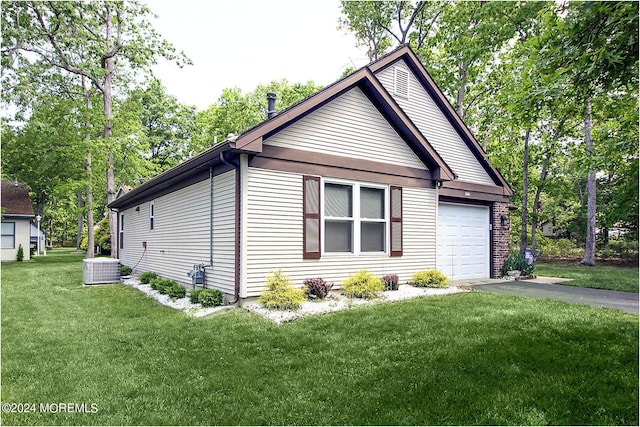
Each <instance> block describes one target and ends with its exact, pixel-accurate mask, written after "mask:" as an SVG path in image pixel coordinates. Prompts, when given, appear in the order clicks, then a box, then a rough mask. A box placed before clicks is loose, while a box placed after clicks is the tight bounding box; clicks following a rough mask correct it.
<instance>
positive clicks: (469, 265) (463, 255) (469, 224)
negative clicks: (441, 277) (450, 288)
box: [436, 203, 489, 280]
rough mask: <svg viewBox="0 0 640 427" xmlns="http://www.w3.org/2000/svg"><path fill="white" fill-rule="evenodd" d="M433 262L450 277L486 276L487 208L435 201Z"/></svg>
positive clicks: (487, 248)
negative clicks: (436, 215) (435, 224)
mask: <svg viewBox="0 0 640 427" xmlns="http://www.w3.org/2000/svg"><path fill="white" fill-rule="evenodd" d="M436 238H437V241H436V265H437V268H438V270H440V271H441V272H443V273H444V274H446V275H447V276H448V277H450V278H451V279H453V280H460V279H481V278H486V277H489V208H488V207H485V206H469V205H456V204H448V203H439V204H438V232H437V237H436Z"/></svg>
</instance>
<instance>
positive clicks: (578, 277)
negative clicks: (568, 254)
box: [535, 261, 640, 293]
mask: <svg viewBox="0 0 640 427" xmlns="http://www.w3.org/2000/svg"><path fill="white" fill-rule="evenodd" d="M535 274H536V275H538V276H551V277H566V278H568V279H575V280H572V281H571V282H564V283H562V285H567V286H578V287H582V288H596V289H609V290H612V291H624V292H635V293H638V283H639V282H640V280H639V277H638V267H637V266H635V267H623V266H618V265H611V264H596V265H595V266H593V267H589V266H586V265H579V264H578V265H576V263H575V262H571V261H546V262H537V263H536V273H535Z"/></svg>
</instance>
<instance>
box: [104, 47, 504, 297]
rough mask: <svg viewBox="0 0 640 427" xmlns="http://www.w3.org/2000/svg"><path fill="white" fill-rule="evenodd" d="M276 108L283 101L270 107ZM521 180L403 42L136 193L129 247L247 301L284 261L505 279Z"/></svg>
mask: <svg viewBox="0 0 640 427" xmlns="http://www.w3.org/2000/svg"><path fill="white" fill-rule="evenodd" d="M269 109H270V110H272V108H271V107H270V108H269ZM511 194H512V191H511V189H510V188H509V186H508V184H507V183H506V182H505V180H504V178H503V177H502V176H501V175H500V173H499V172H498V171H497V170H496V169H494V168H493V167H492V166H491V165H490V164H489V163H488V162H487V160H486V159H485V153H484V152H483V150H482V148H481V147H480V145H479V144H478V142H477V141H476V140H475V139H474V137H473V136H472V135H471V133H470V131H469V130H468V128H467V127H466V126H465V124H464V123H463V122H462V120H461V119H460V118H459V117H458V116H457V114H456V113H455V111H454V110H453V108H452V107H451V105H450V104H449V103H448V101H447V100H446V99H445V97H444V95H443V94H442V92H441V91H440V90H439V89H438V87H437V86H436V84H435V83H434V82H433V80H432V78H431V76H430V75H429V74H428V73H427V71H426V70H425V69H424V67H423V66H422V64H421V63H420V62H419V60H418V58H417V57H416V55H415V54H414V52H413V51H412V50H411V49H410V48H409V47H407V46H403V47H400V48H399V49H397V50H395V51H393V52H392V53H390V54H388V55H386V56H385V57H383V58H381V59H379V60H378V61H376V62H374V63H372V64H370V65H368V66H366V67H364V68H362V69H360V70H358V71H356V72H354V73H353V74H351V75H349V76H347V77H345V78H343V79H342V80H340V81H338V82H336V83H334V84H332V85H330V86H328V87H326V88H325V89H323V90H321V91H320V92H318V93H316V94H315V95H313V96H311V97H309V98H307V99H306V100H304V101H302V102H300V103H298V104H296V105H294V106H292V107H290V108H289V109H287V110H285V111H282V112H280V113H278V114H276V115H273V116H272V117H270V118H268V119H267V120H266V121H264V122H262V123H261V124H259V125H257V126H255V127H254V128H252V129H250V130H248V131H246V132H244V133H242V134H241V135H239V136H237V137H231V138H229V139H228V140H226V141H224V142H222V143H220V144H217V145H215V146H213V147H212V148H211V149H209V150H207V151H205V152H203V153H201V154H199V155H198V156H196V157H193V158H191V159H189V160H187V161H185V162H184V163H182V164H180V165H178V166H176V167H174V168H173V169H171V170H169V171H167V172H165V173H163V174H161V175H158V176H157V177H155V178H153V179H151V180H150V181H148V182H146V183H144V184H143V185H141V186H139V187H137V188H135V189H133V190H131V191H130V192H128V193H126V194H124V195H122V196H121V197H119V198H118V199H116V200H115V201H114V202H112V203H111V204H110V205H109V207H110V208H112V209H116V210H117V211H118V219H119V224H118V230H119V242H118V245H117V250H118V257H119V258H120V259H121V262H122V263H123V264H124V265H128V266H134V265H135V266H136V270H137V271H155V272H156V273H158V274H160V275H161V276H165V277H168V278H172V279H175V280H178V281H180V282H182V283H185V284H189V283H191V282H190V280H191V279H190V278H189V277H188V276H187V274H186V273H187V272H188V271H189V270H191V269H192V268H193V267H194V265H196V264H204V265H205V271H206V274H205V278H206V286H207V287H209V286H210V287H215V288H218V289H220V290H221V291H223V292H225V293H226V294H228V295H229V297H230V298H233V299H234V300H236V299H238V298H249V297H255V296H258V295H260V294H261V293H262V291H263V290H264V286H265V278H266V276H267V275H269V274H270V272H272V271H273V270H276V269H282V270H283V271H284V272H285V273H286V274H288V275H289V276H290V277H291V279H292V280H293V282H294V283H296V284H298V285H301V284H302V282H303V281H304V279H306V278H311V277H322V278H324V279H325V280H327V281H331V282H335V283H336V285H337V286H339V283H340V282H341V281H342V280H344V279H346V278H347V277H348V276H350V275H351V274H353V273H355V272H356V271H358V270H361V269H368V270H369V271H371V272H373V273H375V274H378V275H385V274H397V275H398V276H399V279H400V281H401V282H404V281H407V280H409V278H410V277H411V274H412V273H414V272H416V271H422V270H425V269H432V268H437V269H439V270H440V271H442V272H444V273H445V274H447V275H448V276H449V277H451V278H452V279H454V280H455V279H467V278H484V277H496V276H499V275H500V274H501V269H502V264H503V261H504V258H505V257H506V256H507V252H508V234H509V233H508V232H509V230H508V225H506V226H504V225H501V223H504V221H501V217H503V216H507V215H508V204H509V196H510V195H511Z"/></svg>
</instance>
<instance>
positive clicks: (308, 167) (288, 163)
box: [249, 145, 435, 188]
mask: <svg viewBox="0 0 640 427" xmlns="http://www.w3.org/2000/svg"><path fill="white" fill-rule="evenodd" d="M249 167H254V168H260V169H271V170H278V171H283V172H293V173H300V174H303V175H319V176H326V177H332V178H341V179H350V180H354V181H368V182H377V183H382V184H392V185H400V186H409V187H422V188H435V185H434V182H433V179H432V178H431V174H430V173H429V171H428V170H426V169H416V168H409V167H404V166H396V165H392V164H389V163H380V162H373V161H370V160H362V159H357V158H350V157H342V156H335V155H331V154H324V153H317V152H311V151H303V150H295V149H291V148H282V147H273V146H266V145H265V146H264V147H263V153H262V154H260V155H257V156H254V157H253V158H251V159H250V160H249Z"/></svg>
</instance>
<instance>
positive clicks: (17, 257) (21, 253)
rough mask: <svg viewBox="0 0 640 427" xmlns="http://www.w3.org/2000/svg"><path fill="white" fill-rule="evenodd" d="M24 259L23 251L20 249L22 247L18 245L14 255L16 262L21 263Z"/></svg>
mask: <svg viewBox="0 0 640 427" xmlns="http://www.w3.org/2000/svg"><path fill="white" fill-rule="evenodd" d="M23 259H24V250H23V249H22V245H21V244H20V245H18V252H17V253H16V261H18V262H22V260H23Z"/></svg>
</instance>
